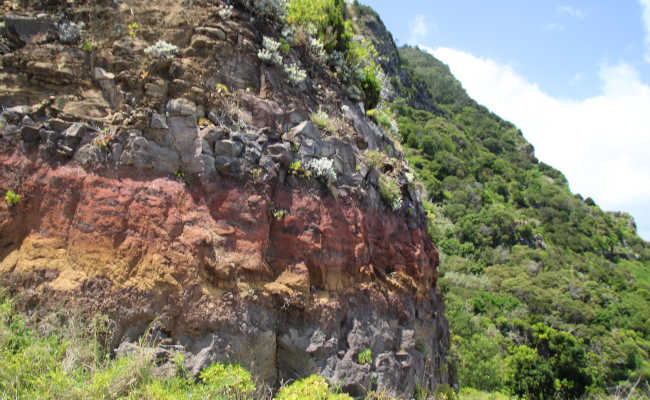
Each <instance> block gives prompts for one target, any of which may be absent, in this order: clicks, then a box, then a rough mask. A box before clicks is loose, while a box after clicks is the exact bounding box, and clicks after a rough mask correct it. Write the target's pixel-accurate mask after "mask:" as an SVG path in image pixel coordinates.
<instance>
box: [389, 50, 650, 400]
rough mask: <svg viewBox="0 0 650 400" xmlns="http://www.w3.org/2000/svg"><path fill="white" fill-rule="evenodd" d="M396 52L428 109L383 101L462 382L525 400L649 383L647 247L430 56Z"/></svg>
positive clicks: (630, 225) (623, 219)
mask: <svg viewBox="0 0 650 400" xmlns="http://www.w3.org/2000/svg"><path fill="white" fill-rule="evenodd" d="M400 57H401V62H402V69H403V70H406V75H408V76H411V77H414V78H416V79H418V81H420V82H426V84H427V88H428V90H429V91H430V94H431V97H432V98H433V99H434V101H435V105H434V106H435V107H433V108H434V109H435V110H438V112H436V113H435V114H434V113H430V112H427V111H423V110H420V109H415V108H412V107H411V106H410V105H409V101H408V100H404V99H403V98H397V99H396V100H395V101H394V102H392V103H391V104H390V105H389V108H390V110H391V111H392V114H393V117H394V118H395V119H396V121H397V123H398V126H399V135H400V137H399V139H400V141H401V142H402V144H403V145H404V147H405V151H406V155H407V159H408V160H409V162H410V165H411V167H412V168H414V170H415V171H416V175H417V177H418V179H419V180H420V181H421V182H422V184H423V185H424V187H425V188H426V193H427V196H428V199H427V200H428V201H427V204H426V207H427V208H428V211H429V217H430V226H429V229H430V234H431V236H432V238H433V240H434V242H435V243H436V244H437V245H438V247H439V248H440V250H441V252H442V253H443V257H442V260H443V261H442V265H441V271H442V273H443V274H442V277H441V279H440V281H439V283H440V286H441V289H442V290H443V292H444V295H445V300H446V304H447V317H448V319H449V320H450V324H451V331H452V335H453V336H452V337H453V340H452V342H453V345H452V355H453V356H454V357H455V359H456V366H457V374H458V378H459V381H460V385H461V386H462V387H472V388H476V389H481V390H485V391H503V392H508V393H511V394H513V395H517V396H523V397H527V398H551V397H554V396H559V397H561V398H576V397H580V396H583V395H585V394H592V395H593V394H597V393H606V392H611V391H612V390H615V389H616V388H619V389H620V388H624V387H626V386H627V387H631V386H633V385H634V384H635V383H636V384H637V390H638V388H647V387H648V386H647V385H648V382H649V381H650V357H649V355H648V351H650V318H649V317H650V314H648V311H647V310H649V309H650V285H649V283H650V282H649V281H650V249H649V248H648V245H647V243H645V242H644V241H643V240H642V239H641V238H640V237H639V236H638V235H637V234H636V227H635V225H634V222H633V220H632V218H631V217H630V216H629V215H627V214H623V213H608V212H604V211H602V210H601V209H600V208H599V207H598V206H597V205H595V203H594V202H593V200H591V199H589V198H588V199H586V200H585V199H583V198H582V197H581V196H580V195H573V194H572V193H571V192H570V190H569V187H568V183H567V181H566V179H565V177H564V176H563V175H562V174H561V173H560V172H559V171H557V170H555V169H553V168H552V167H550V166H548V165H546V164H544V163H542V162H539V161H538V160H537V159H536V158H535V157H534V153H533V148H532V146H531V145H530V144H529V143H527V142H526V140H525V139H524V137H523V135H522V133H521V132H520V131H519V130H518V129H517V128H516V127H515V126H513V125H512V124H510V123H508V122H506V121H503V120H502V119H500V118H499V117H497V116H496V115H494V114H492V113H490V112H489V111H488V110H487V109H485V108H484V107H482V106H479V105H477V104H476V103H475V102H474V101H473V100H471V99H470V98H469V97H468V96H467V94H466V93H465V91H464V90H463V89H462V87H461V85H460V83H459V82H458V81H456V80H455V79H454V78H453V76H452V75H451V73H450V71H449V69H448V68H447V67H446V66H445V65H444V64H442V63H441V62H440V61H438V60H436V59H435V58H433V57H432V56H430V55H428V54H426V53H424V52H422V51H420V50H419V49H416V48H412V47H403V48H402V49H400ZM408 90H409V88H408V87H402V88H401V91H402V93H404V96H403V97H404V98H406V99H408V98H409V93H408ZM558 145H560V144H558Z"/></svg>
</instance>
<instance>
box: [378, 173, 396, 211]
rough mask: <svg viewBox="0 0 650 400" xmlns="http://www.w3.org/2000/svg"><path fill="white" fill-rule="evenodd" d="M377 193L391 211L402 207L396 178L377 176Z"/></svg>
mask: <svg viewBox="0 0 650 400" xmlns="http://www.w3.org/2000/svg"><path fill="white" fill-rule="evenodd" d="M379 195H380V196H381V199H382V200H383V201H384V203H386V205H387V206H389V207H390V208H391V209H392V210H393V211H397V210H399V209H400V208H402V191H401V189H400V187H399V183H397V179H395V178H393V177H389V176H385V175H382V176H380V177H379Z"/></svg>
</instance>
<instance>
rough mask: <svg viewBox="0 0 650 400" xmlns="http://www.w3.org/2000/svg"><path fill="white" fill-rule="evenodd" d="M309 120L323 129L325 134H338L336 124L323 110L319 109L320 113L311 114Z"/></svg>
mask: <svg viewBox="0 0 650 400" xmlns="http://www.w3.org/2000/svg"><path fill="white" fill-rule="evenodd" d="M309 118H310V119H311V122H313V123H314V124H316V125H317V126H318V127H319V128H321V129H322V130H324V131H325V132H328V133H330V134H335V133H336V125H335V124H334V122H333V121H332V119H331V118H330V116H329V115H328V114H327V113H326V112H325V111H323V110H322V109H318V111H316V112H314V113H311V115H310V116H309Z"/></svg>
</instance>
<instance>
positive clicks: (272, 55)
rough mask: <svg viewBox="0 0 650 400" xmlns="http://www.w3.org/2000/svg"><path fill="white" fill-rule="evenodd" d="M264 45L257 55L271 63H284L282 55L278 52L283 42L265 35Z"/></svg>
mask: <svg viewBox="0 0 650 400" xmlns="http://www.w3.org/2000/svg"><path fill="white" fill-rule="evenodd" d="M262 45H263V46H264V48H263V49H260V51H259V52H257V57H258V58H259V59H260V60H262V61H264V62H267V63H270V64H276V65H282V56H281V55H280V53H279V52H278V50H279V49H280V46H281V45H282V44H281V43H280V42H277V41H275V40H273V39H272V38H270V37H268V36H264V38H263V39H262Z"/></svg>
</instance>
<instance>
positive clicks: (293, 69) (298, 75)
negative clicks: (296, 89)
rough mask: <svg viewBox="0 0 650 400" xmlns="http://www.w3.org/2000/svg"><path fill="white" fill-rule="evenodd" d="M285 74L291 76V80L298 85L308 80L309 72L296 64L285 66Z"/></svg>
mask: <svg viewBox="0 0 650 400" xmlns="http://www.w3.org/2000/svg"><path fill="white" fill-rule="evenodd" d="M284 72H286V73H287V75H289V80H290V81H291V82H292V83H294V84H296V85H297V84H300V83H302V82H303V81H304V80H305V79H307V71H305V70H304V69H301V68H300V67H299V66H298V64H296V63H292V64H290V65H285V66H284Z"/></svg>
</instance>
